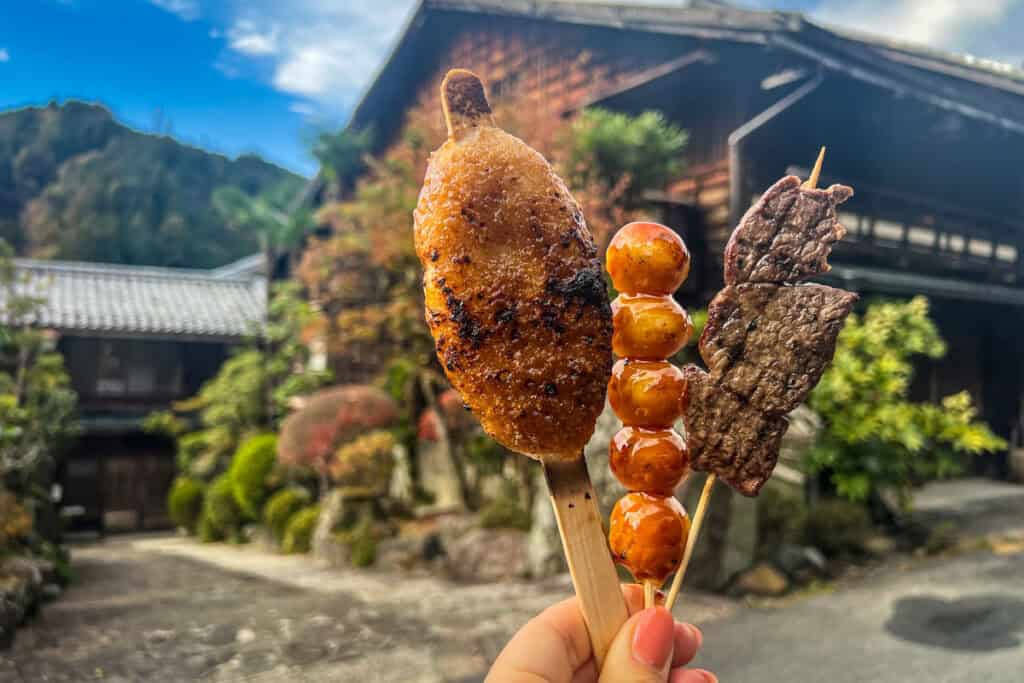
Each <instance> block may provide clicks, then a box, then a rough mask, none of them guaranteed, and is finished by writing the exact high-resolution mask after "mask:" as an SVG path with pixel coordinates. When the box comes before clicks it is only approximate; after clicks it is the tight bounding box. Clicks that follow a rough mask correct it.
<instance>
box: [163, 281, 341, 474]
mask: <svg viewBox="0 0 1024 683" xmlns="http://www.w3.org/2000/svg"><path fill="white" fill-rule="evenodd" d="M299 294H300V291H299V288H298V286H297V285H295V284H294V283H282V284H279V285H277V286H276V287H275V288H274V295H273V297H272V298H271V302H270V308H269V310H268V315H267V320H266V323H265V325H264V328H263V331H262V332H263V334H262V336H257V337H254V338H253V340H252V341H251V342H250V344H249V345H247V346H246V347H244V348H243V349H241V350H239V351H238V352H237V353H236V354H235V355H233V356H232V357H231V358H229V359H228V360H227V361H226V362H225V363H224V364H223V365H222V366H221V368H220V371H219V372H218V373H217V374H216V375H215V376H214V377H213V378H212V379H210V380H209V381H208V382H207V383H206V384H204V385H203V386H202V388H201V389H200V390H199V393H198V394H197V395H196V396H194V397H192V398H190V399H186V400H184V401H181V402H179V403H177V404H175V406H174V411H173V412H170V413H169V412H159V413H154V414H152V415H150V416H149V418H148V419H147V427H148V428H149V429H150V430H151V431H155V432H159V433H164V434H167V435H169V436H172V437H175V438H176V439H177V443H178V462H179V466H181V467H184V468H185V469H186V470H187V471H185V473H186V474H191V475H193V476H197V477H201V478H204V479H209V478H210V477H211V476H213V475H215V474H217V473H219V472H221V471H223V470H224V469H225V468H226V467H227V465H228V463H229V462H230V460H231V456H232V455H233V454H234V452H235V451H236V450H237V449H238V447H239V445H240V444H241V442H242V441H244V440H245V439H246V438H247V437H248V436H251V435H253V434H256V433H259V432H265V431H274V430H276V429H277V427H278V425H279V423H280V421H281V420H282V419H283V418H284V416H285V415H286V414H287V413H288V412H289V410H290V407H289V404H290V401H291V399H292V398H293V397H295V396H298V395H301V394H306V393H309V392H311V391H313V390H314V389H316V388H318V387H321V386H323V385H325V384H326V383H327V382H328V381H329V380H330V373H328V372H326V371H323V370H318V369H316V368H313V367H311V365H310V351H309V347H308V346H307V345H306V344H304V343H303V340H304V339H306V337H307V328H308V326H309V325H310V324H311V322H312V321H313V319H314V317H315V316H314V312H313V310H312V309H311V307H310V305H309V303H308V302H306V301H305V300H303V299H302V298H301V297H300V296H299ZM189 415H195V416H196V418H197V420H198V426H199V429H198V430H193V431H188V428H187V426H186V425H187V420H186V419H185V418H187V416H189Z"/></svg>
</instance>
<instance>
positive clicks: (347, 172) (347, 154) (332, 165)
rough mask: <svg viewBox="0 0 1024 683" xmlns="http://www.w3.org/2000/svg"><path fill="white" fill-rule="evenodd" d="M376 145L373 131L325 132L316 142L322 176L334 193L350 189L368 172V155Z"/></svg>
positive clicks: (345, 130) (313, 150)
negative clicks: (360, 176)
mask: <svg viewBox="0 0 1024 683" xmlns="http://www.w3.org/2000/svg"><path fill="white" fill-rule="evenodd" d="M372 145H373V129H372V128H364V129H362V130H350V129H347V128H346V129H344V130H341V131H338V132H337V133H332V132H329V131H325V132H322V133H320V134H319V135H318V136H317V137H316V140H315V141H314V142H313V146H312V147H313V149H312V152H313V156H314V157H315V158H316V160H317V161H318V162H320V173H321V175H322V176H323V178H324V180H325V181H327V184H328V185H329V186H332V188H333V189H334V190H335V191H339V190H341V189H346V188H348V187H349V186H350V185H351V183H352V182H353V181H354V180H355V178H357V177H358V176H359V174H361V173H362V172H363V171H364V170H366V161H365V157H366V154H367V153H368V152H369V151H370V148H371V146H372Z"/></svg>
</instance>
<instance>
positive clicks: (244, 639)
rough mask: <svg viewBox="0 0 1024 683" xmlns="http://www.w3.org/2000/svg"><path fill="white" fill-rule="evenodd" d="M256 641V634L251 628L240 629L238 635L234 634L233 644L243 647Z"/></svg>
mask: <svg viewBox="0 0 1024 683" xmlns="http://www.w3.org/2000/svg"><path fill="white" fill-rule="evenodd" d="M254 640H256V632H255V631H253V630H252V629H251V628H240V629H238V633H236V634H235V642H236V643H238V644H239V645H245V644H246V643H251V642H252V641H254Z"/></svg>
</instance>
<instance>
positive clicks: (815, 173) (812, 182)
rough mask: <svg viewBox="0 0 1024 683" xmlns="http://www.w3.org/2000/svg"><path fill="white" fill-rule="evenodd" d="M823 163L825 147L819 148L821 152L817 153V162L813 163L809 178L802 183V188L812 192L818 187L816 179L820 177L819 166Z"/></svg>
mask: <svg viewBox="0 0 1024 683" xmlns="http://www.w3.org/2000/svg"><path fill="white" fill-rule="evenodd" d="M823 163H825V145H822V146H821V151H820V152H818V160H817V161H815V162H814V169H813V170H812V171H811V177H810V178H808V179H807V180H806V182H804V187H806V188H807V189H809V190H813V189H814V188H816V187H817V186H818V178H819V177H821V165H822V164H823Z"/></svg>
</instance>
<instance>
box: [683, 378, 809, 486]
mask: <svg viewBox="0 0 1024 683" xmlns="http://www.w3.org/2000/svg"><path fill="white" fill-rule="evenodd" d="M684 373H685V374H686V380H687V388H688V390H689V392H690V404H689V407H688V408H687V411H686V415H685V416H684V418H683V419H684V421H685V423H686V445H687V446H688V447H689V449H690V458H691V460H690V466H691V467H692V468H693V469H695V470H699V471H702V472H714V473H715V474H717V475H718V477H719V478H721V480H722V481H724V482H725V483H726V484H728V485H729V486H731V487H732V488H734V489H736V490H737V491H739V492H740V493H742V494H743V495H745V496H756V495H757V494H758V492H759V491H760V490H761V487H762V486H763V485H764V483H765V482H766V481H768V477H770V476H771V474H772V471H773V470H774V469H775V463H776V462H777V461H778V459H779V445H780V444H781V442H782V435H783V434H785V433H786V428H787V427H789V422H788V421H787V420H786V418H785V417H784V416H777V415H776V416H773V415H765V414H764V413H762V412H761V411H759V410H757V409H756V408H754V407H753V406H751V405H750V404H749V403H747V402H746V401H743V400H742V399H740V398H739V397H737V396H735V395H734V394H732V393H730V392H729V391H728V390H727V389H723V388H722V387H720V386H718V385H716V384H715V383H714V382H713V381H712V380H711V378H710V377H708V374H707V373H706V372H704V371H703V370H701V369H700V368H698V367H697V366H696V365H688V366H686V368H685V369H684Z"/></svg>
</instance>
